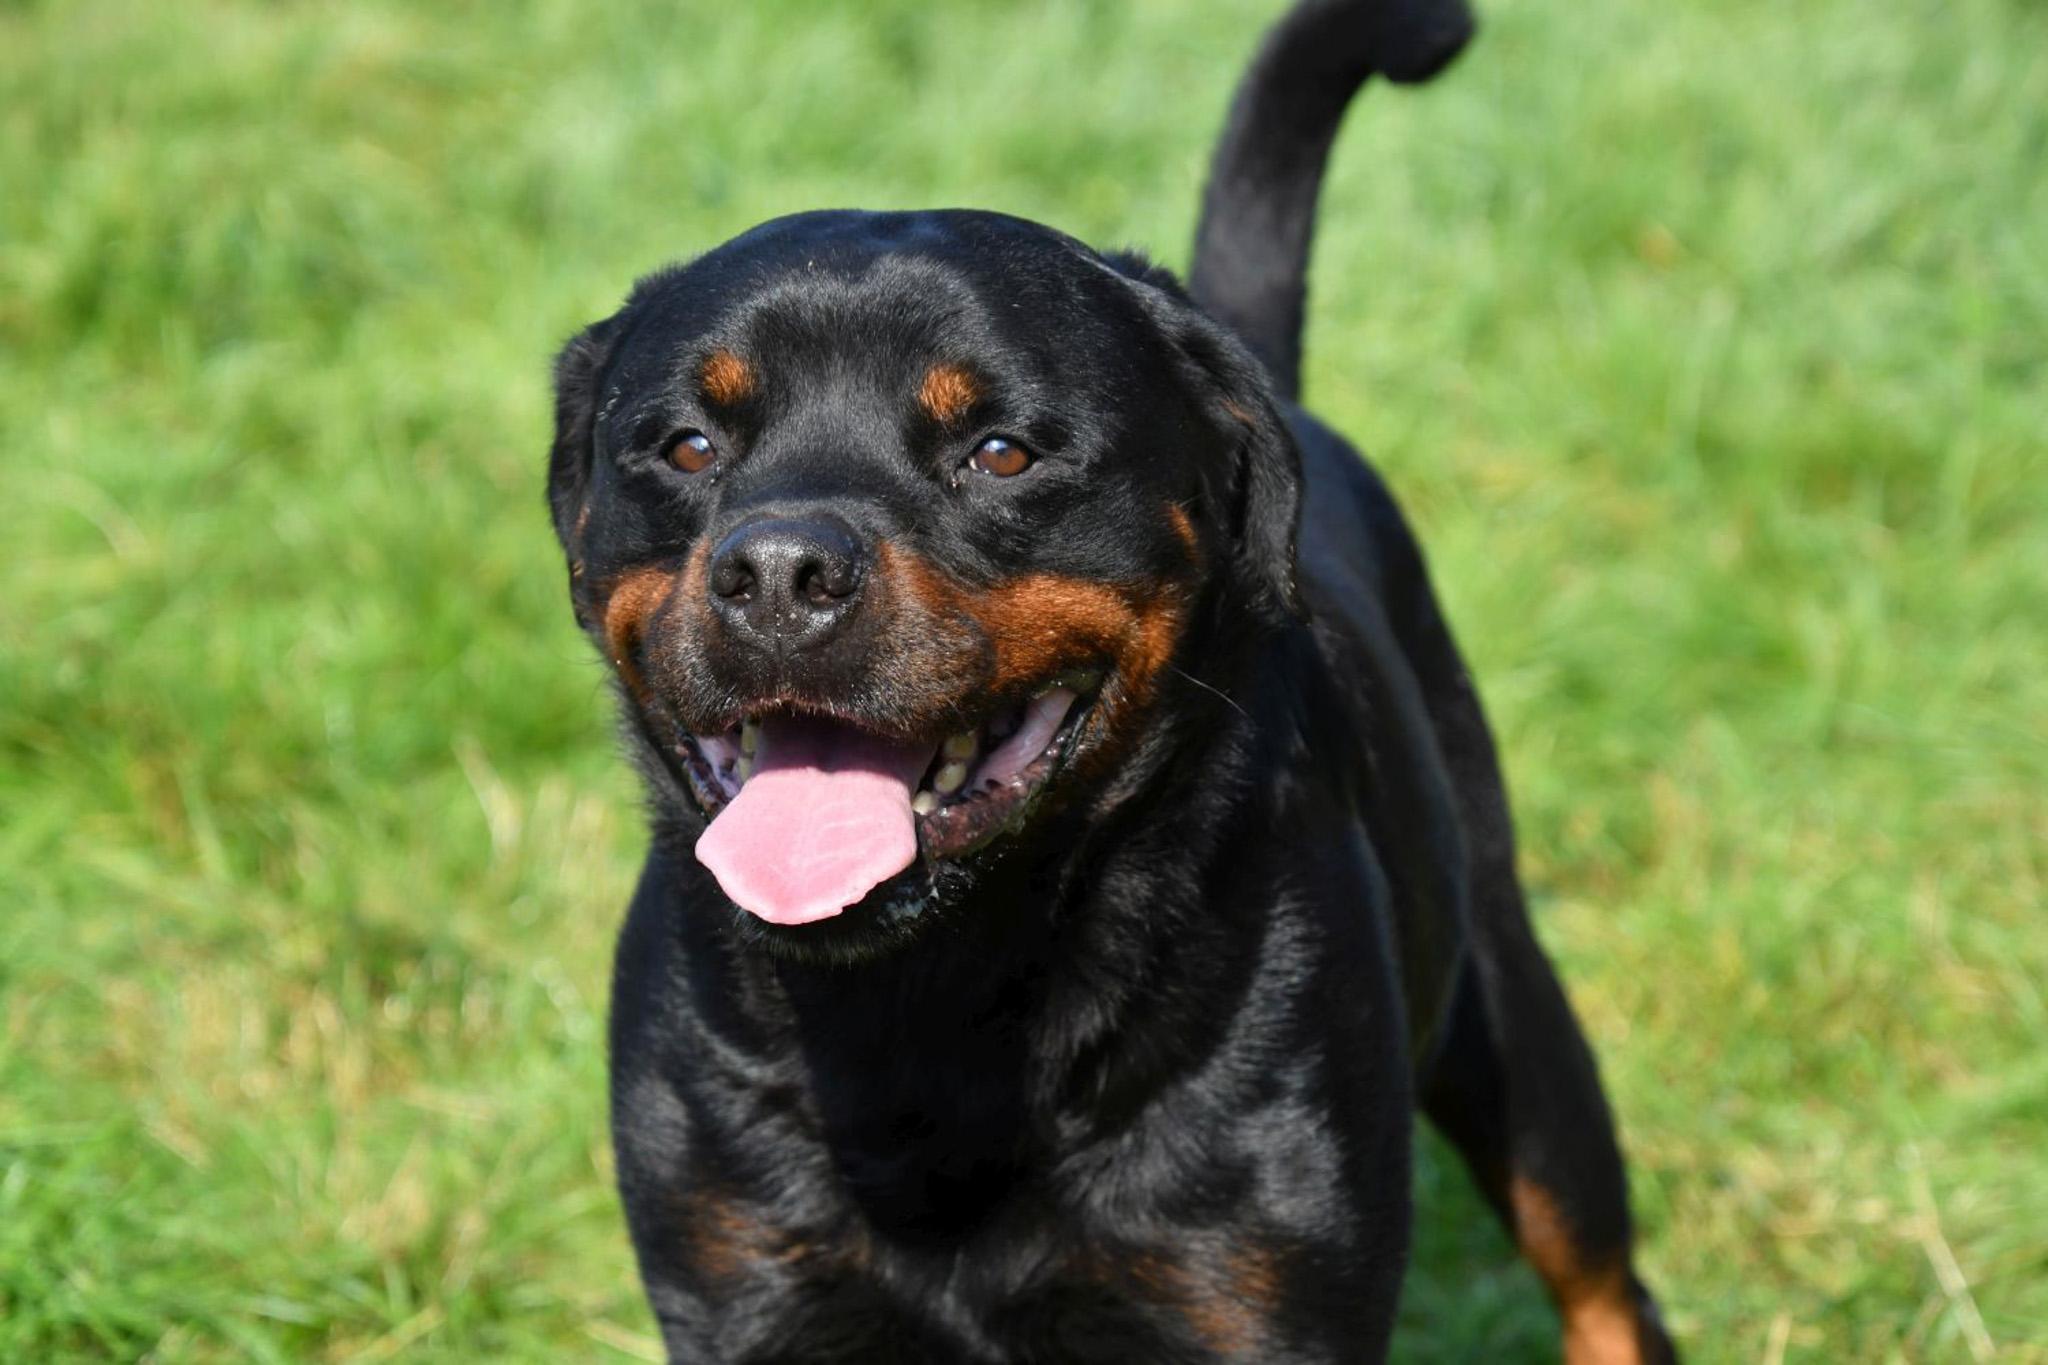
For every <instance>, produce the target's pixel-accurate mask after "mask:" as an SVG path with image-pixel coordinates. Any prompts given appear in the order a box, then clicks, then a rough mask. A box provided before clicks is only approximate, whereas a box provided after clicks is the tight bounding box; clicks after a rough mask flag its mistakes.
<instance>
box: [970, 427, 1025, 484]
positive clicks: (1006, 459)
mask: <svg viewBox="0 0 2048 1365" xmlns="http://www.w3.org/2000/svg"><path fill="white" fill-rule="evenodd" d="M967 463H968V464H969V465H971V466H973V467H974V468H975V469H977V470H979V471H980V472H981V473H983V474H993V475H994V476H995V477H996V478H998V479H1007V478H1009V477H1011V476H1012V475H1014V474H1022V473H1023V472H1024V471H1025V470H1026V469H1028V468H1030V466H1031V452H1030V451H1028V450H1026V449H1025V448H1024V447H1023V446H1020V445H1018V444H1017V443H1016V442H1015V441H1006V440H1004V439H1003V438H1002V437H1000V436H991V437H989V438H988V439H987V440H986V441H983V442H982V443H981V444H980V445H978V446H976V447H975V448H974V453H973V454H972V455H970V456H968V457H967Z"/></svg>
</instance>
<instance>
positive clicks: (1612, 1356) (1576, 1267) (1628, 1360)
mask: <svg viewBox="0 0 2048 1365" xmlns="http://www.w3.org/2000/svg"><path fill="white" fill-rule="evenodd" d="M1508 1199H1509V1202H1510V1204H1511V1206H1512V1207H1513V1209H1514V1215H1515V1241H1516V1242H1517V1243H1518V1244H1519V1245H1520V1247H1521V1251H1522V1255H1523V1257H1524V1258H1525V1259H1526V1260H1527V1261H1528V1262H1529V1264H1530V1265H1531V1266H1533V1267H1535V1270H1536V1273H1537V1275H1539V1276H1540V1277H1542V1280H1543V1283H1544V1284H1545V1286H1547V1287H1548V1288H1549V1290H1550V1297H1551V1298H1552V1300H1554V1301H1555V1302H1556V1304H1557V1312H1558V1316H1559V1317H1560V1318H1561V1319H1562V1320H1563V1323H1564V1358H1565V1365H1642V1359H1643V1356H1642V1350H1641V1348H1640V1346H1639V1345H1638V1342H1639V1340H1640V1335H1639V1327H1640V1324H1639V1322H1638V1320H1637V1314H1636V1305H1635V1299H1634V1296H1633V1295H1631V1294H1630V1293H1629V1287H1628V1268H1627V1266H1625V1265H1621V1264H1592V1263H1589V1262H1588V1261H1587V1260H1586V1259H1585V1257H1584V1255H1583V1253H1582V1252H1581V1249H1580V1247H1579V1245H1578V1243H1577V1240H1576V1239H1575V1238H1574V1236H1573V1233H1572V1228H1571V1224H1570V1223H1569V1222H1568V1221H1566V1219H1565V1217H1564V1213H1563V1210H1561V1209H1559V1208H1558V1206H1557V1201H1556V1199H1554V1198H1552V1196H1551V1194H1550V1192H1549V1191H1548V1190H1546V1189H1544V1188H1543V1187H1542V1186H1541V1185H1538V1184H1537V1183H1536V1182H1534V1181H1533V1180H1528V1179H1526V1178H1524V1177H1522V1176H1516V1177H1515V1178H1514V1179H1513V1180H1512V1181H1510V1182H1509V1184H1508Z"/></svg>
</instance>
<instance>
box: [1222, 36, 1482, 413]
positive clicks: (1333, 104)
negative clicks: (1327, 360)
mask: <svg viewBox="0 0 2048 1365" xmlns="http://www.w3.org/2000/svg"><path fill="white" fill-rule="evenodd" d="M1472 29H1473V20H1472V12H1471V11H1470V10H1469V9H1467V8H1466V7H1465V0H1302V3H1300V4H1298V5H1296V6H1295V7H1294V8H1293V9H1292V10H1291V11H1289V12H1288V14H1287V16H1286V17H1285V18H1283V19H1282V20H1281V21H1280V22H1279V23H1278V24H1276V25H1275V26H1274V28H1273V31H1272V32H1271V33H1269V34H1267V35H1266V41H1265V44H1264V45H1263V46H1262V47H1261V48H1260V49H1259V54H1258V56H1257V57H1256V58H1254V59H1253V61H1252V65H1251V69H1250V70H1249V71H1247V72H1246V73H1245V76H1244V80H1243V81H1242V82H1241V83H1240V84H1239V85H1238V87H1237V96H1236V98H1235V99H1234V100H1233V101H1232V103H1231V107H1230V119H1229V122H1228V123H1227V124H1226V125H1225V126H1224V129H1223V140H1222V141H1221V142H1219V143H1218V144H1217V146H1216V157H1215V160H1214V161H1213V162H1212V163H1211V164H1210V167H1209V185H1208V189H1207V190H1206V191H1205V192H1204V193H1203V196H1202V220H1201V224H1200V226H1199V227H1197V228H1196V230H1195V259H1194V264H1193V265H1192V266H1190V267H1189V269H1188V290H1189V292H1190V293H1192V294H1193V295H1194V297H1195V301H1196V302H1198V303H1199V304H1201V305H1202V306H1203V307H1204V308H1205V309H1207V310H1208V311H1209V313H1210V315H1211V316H1213V317H1215V318H1216V319H1217V320H1218V321H1220V322H1223V323H1224V324H1226V325H1227V326H1229V327H1231V328H1232V329H1234V330H1235V331H1236V332H1237V334H1238V335H1239V336H1240V337H1242V338H1243V340H1244V342H1245V344H1246V345H1248V346H1250V347H1251V349H1252V351H1253V352H1254V353H1255V354H1257V355H1258V357H1259V359H1261V360H1263V361H1264V362H1265V363H1266V368H1267V369H1268V370H1269V371H1271V373H1272V379H1273V385H1274V387H1275V388H1276V389H1277V390H1278V391H1279V393H1280V394H1281V396H1282V397H1285V398H1290V399H1291V398H1294V397H1295V396H1297V394H1298V393H1299V392H1300V388H1301V326H1302V308H1303V302H1304V299H1305V297H1306V293H1307V282H1308V248H1309V236H1310V234H1311V233H1312V232H1313V231H1314V228H1315V217H1316V195H1317V193H1318V192H1319V191H1320V190H1321V189H1322V183H1323V167H1324V164H1325V163H1326V162H1327V161H1328V160H1329V155H1330V144H1331V142H1332V141H1334V140H1335V138H1336V136H1337V126H1338V124H1339V123H1341V122H1342V121H1343V117H1344V109H1345V106H1346V105H1348V104H1350V103H1351V97H1352V96H1353V95H1354V94H1356V93H1357V92H1358V88H1359V87H1360V86H1361V85H1364V84H1365V82H1366V79H1367V78H1368V77H1370V76H1372V75H1374V74H1375V73H1377V74H1379V75H1382V76H1385V77H1386V78H1387V79H1388V80H1390V81H1397V82H1401V83H1403V84H1409V83H1418V82H1421V81H1426V80H1428V79H1429V78H1430V77H1431V76H1434V75H1435V74H1436V73H1437V72H1439V71H1441V70H1443V68H1444V66H1445V65H1446V64H1448V63H1449V62H1450V60H1451V58H1453V57H1455V56H1457V55H1458V53H1459V51H1460V50H1462V49H1463V48H1464V46H1465V44H1466V42H1467V41H1468V40H1469V39H1470V38H1471V36H1472Z"/></svg>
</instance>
